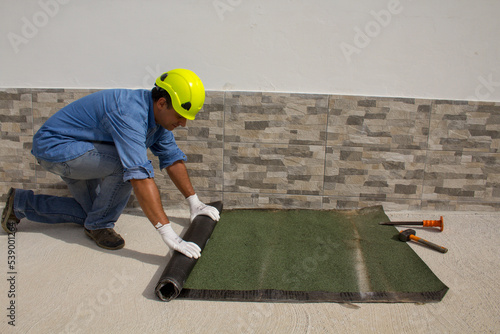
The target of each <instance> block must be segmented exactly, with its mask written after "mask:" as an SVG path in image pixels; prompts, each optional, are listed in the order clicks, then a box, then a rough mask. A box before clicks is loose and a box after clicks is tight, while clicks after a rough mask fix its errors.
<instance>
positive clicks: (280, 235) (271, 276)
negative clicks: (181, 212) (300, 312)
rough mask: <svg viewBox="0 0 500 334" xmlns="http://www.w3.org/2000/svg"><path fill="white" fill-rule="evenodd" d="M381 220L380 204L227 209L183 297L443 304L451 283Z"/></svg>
mask: <svg viewBox="0 0 500 334" xmlns="http://www.w3.org/2000/svg"><path fill="white" fill-rule="evenodd" d="M382 221H389V219H388V217H387V216H386V215H385V213H384V210H383V208H382V207H381V206H376V207H370V208H365V209H361V210H353V211H346V210H338V211H336V210H331V211H317V210H259V209H257V210H246V209H243V210H230V211H224V212H223V213H222V214H221V219H220V221H219V222H218V223H217V226H216V227H215V229H214V231H213V232H212V234H211V237H210V239H209V240H208V243H207V244H206V246H205V248H204V250H203V253H202V256H201V258H200V259H199V260H198V261H197V263H196V266H194V268H193V269H192V271H191V273H190V274H189V277H187V278H186V281H185V283H184V285H183V288H182V291H180V293H179V296H178V298H186V299H203V300H233V301H267V302H436V301H440V300H441V299H442V298H443V297H444V295H445V294H446V292H447V290H448V288H447V287H446V285H445V284H443V283H442V282H441V281H440V280H439V279H438V278H437V277H436V275H434V273H433V272H432V271H431V270H430V269H429V267H428V266H427V265H426V264H425V263H424V262H423V261H422V260H421V259H420V257H419V256H418V255H417V254H416V253H415V252H414V251H413V250H412V249H411V248H410V247H409V246H408V245H407V244H406V243H404V242H401V241H399V240H398V238H397V235H398V230H397V229H396V228H395V227H393V226H382V225H379V222H382ZM429 251H432V250H429ZM435 256H446V255H443V254H440V253H437V252H436V254H435Z"/></svg>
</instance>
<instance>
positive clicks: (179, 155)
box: [150, 129, 187, 169]
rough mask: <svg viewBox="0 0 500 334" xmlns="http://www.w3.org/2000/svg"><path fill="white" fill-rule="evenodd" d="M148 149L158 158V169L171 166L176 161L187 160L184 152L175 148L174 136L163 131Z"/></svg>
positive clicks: (169, 132)
mask: <svg viewBox="0 0 500 334" xmlns="http://www.w3.org/2000/svg"><path fill="white" fill-rule="evenodd" d="M150 149H151V152H152V153H153V154H154V155H155V156H157V157H158V160H159V161H160V169H163V168H166V167H168V166H171V165H172V164H173V163H174V162H176V161H179V160H182V161H186V160H187V157H186V155H185V154H184V152H182V150H181V149H180V148H179V147H178V146H177V143H176V142H175V137H174V134H173V133H172V132H171V131H168V130H165V129H164V131H163V133H162V134H161V136H160V138H159V139H158V140H157V141H156V142H155V143H154V144H153V145H151V147H150Z"/></svg>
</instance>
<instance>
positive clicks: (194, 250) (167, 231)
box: [157, 224, 201, 259]
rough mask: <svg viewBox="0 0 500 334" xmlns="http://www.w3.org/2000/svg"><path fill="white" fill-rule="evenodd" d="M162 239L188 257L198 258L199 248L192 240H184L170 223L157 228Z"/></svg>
mask: <svg viewBox="0 0 500 334" xmlns="http://www.w3.org/2000/svg"><path fill="white" fill-rule="evenodd" d="M157 231H158V233H160V235H161V237H162V238H163V241H165V243H166V244H167V246H168V247H170V248H171V249H173V250H176V251H178V252H181V253H182V254H184V255H186V256H187V257H188V258H195V259H197V258H199V257H200V255H201V248H200V247H199V246H198V245H197V244H195V243H194V242H188V241H184V240H182V239H181V237H179V236H178V235H177V233H175V232H174V230H173V229H172V226H170V224H165V225H163V226H161V227H160V228H158V229H157Z"/></svg>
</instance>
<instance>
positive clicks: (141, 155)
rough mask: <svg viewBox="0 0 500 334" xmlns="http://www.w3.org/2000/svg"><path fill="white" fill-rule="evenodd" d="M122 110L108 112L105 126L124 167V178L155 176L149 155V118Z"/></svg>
mask: <svg viewBox="0 0 500 334" xmlns="http://www.w3.org/2000/svg"><path fill="white" fill-rule="evenodd" d="M132 115H134V113H122V112H120V111H117V110H115V111H111V112H108V113H107V115H106V117H105V118H104V119H103V123H104V124H103V126H104V127H105V128H106V130H107V131H108V132H109V134H110V135H111V137H112V138H113V142H114V144H115V146H116V150H117V151H118V155H119V156H120V160H121V163H122V165H123V169H124V175H123V180H124V181H128V180H131V179H147V178H152V177H154V169H153V165H152V164H151V161H150V160H149V159H148V156H147V149H146V131H147V118H145V119H141V117H139V116H140V113H139V114H137V115H135V117H133V116H132Z"/></svg>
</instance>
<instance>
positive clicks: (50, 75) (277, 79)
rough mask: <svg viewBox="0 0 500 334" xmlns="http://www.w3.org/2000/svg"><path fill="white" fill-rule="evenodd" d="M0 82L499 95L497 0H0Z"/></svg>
mask: <svg viewBox="0 0 500 334" xmlns="http://www.w3.org/2000/svg"><path fill="white" fill-rule="evenodd" d="M0 13H1V17H2V19H1V20H0V32H1V35H2V38H1V40H0V60H1V61H0V87H3V88H14V87H16V88H19V87H34V88H48V87H50V88H59V87H60V88H110V87H129V88H136V87H147V88H149V87H150V86H151V85H152V84H153V82H154V77H155V76H157V75H159V74H160V72H162V71H165V70H168V69H172V68H177V67H185V68H189V69H192V70H194V71H195V72H197V73H198V74H199V75H200V77H201V78H202V79H203V81H204V83H205V87H206V89H207V90H248V91H279V92H301V93H327V94H347V95H373V96H391V97H398V96H401V97H425V98H440V99H459V100H463V99H468V100H483V101H500V43H499V33H500V23H499V22H500V20H499V16H500V15H499V14H500V2H499V1H497V0H439V1H436V0H358V1H353V0H335V1H332V0H318V1H305V0H304V1H298V0H295V1H294V0H267V1H266V0H208V1H201V0H185V1H167V0H143V1H139V0H135V1H134V0H121V1H118V0H106V1H102V0H85V1H84V0H29V1H28V0H23V1H11V0H0Z"/></svg>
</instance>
